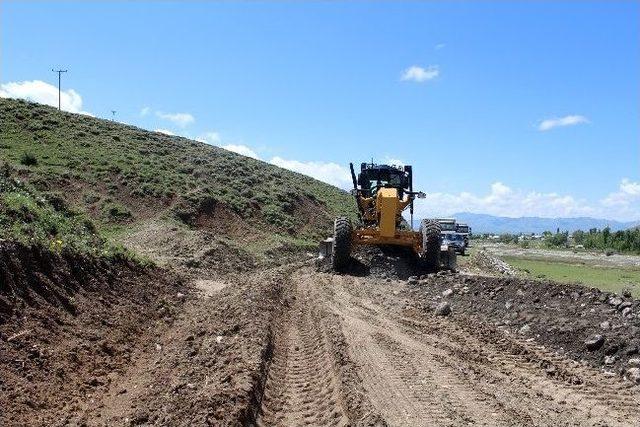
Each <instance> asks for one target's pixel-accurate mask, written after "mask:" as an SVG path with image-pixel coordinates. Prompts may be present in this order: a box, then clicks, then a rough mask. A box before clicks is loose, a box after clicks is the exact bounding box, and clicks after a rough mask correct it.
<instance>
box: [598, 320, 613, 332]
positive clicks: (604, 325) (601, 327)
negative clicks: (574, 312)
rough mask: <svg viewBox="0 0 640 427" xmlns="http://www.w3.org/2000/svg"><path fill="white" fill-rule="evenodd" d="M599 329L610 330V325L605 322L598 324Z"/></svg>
mask: <svg viewBox="0 0 640 427" xmlns="http://www.w3.org/2000/svg"><path fill="white" fill-rule="evenodd" d="M600 329H604V330H607V329H611V323H609V322H608V321H606V320H605V321H604V322H602V323H600Z"/></svg>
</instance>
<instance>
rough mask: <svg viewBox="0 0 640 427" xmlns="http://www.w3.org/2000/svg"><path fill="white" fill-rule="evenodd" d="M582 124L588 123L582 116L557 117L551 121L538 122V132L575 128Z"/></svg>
mask: <svg viewBox="0 0 640 427" xmlns="http://www.w3.org/2000/svg"><path fill="white" fill-rule="evenodd" d="M582 123H589V120H588V119H587V118H586V117H584V116H579V115H570V116H564V117H557V118H553V119H546V120H543V121H541V122H540V124H539V125H538V130H540V131H546V130H550V129H553V128H557V127H562V126H575V125H579V124H582Z"/></svg>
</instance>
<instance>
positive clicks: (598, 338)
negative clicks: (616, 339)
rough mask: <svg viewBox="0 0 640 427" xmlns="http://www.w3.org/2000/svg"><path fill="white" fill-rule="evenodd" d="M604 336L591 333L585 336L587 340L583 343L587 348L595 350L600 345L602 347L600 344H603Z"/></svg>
mask: <svg viewBox="0 0 640 427" xmlns="http://www.w3.org/2000/svg"><path fill="white" fill-rule="evenodd" d="M604 340H605V339H604V337H603V336H602V335H592V336H591V337H589V338H587V340H586V341H585V342H584V345H586V346H587V350H591V351H594V350H597V349H599V348H600V347H602V344H604Z"/></svg>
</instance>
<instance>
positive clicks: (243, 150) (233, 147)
mask: <svg viewBox="0 0 640 427" xmlns="http://www.w3.org/2000/svg"><path fill="white" fill-rule="evenodd" d="M221 148H224V149H225V150H229V151H233V152H234V153H238V154H242V155H243V156H247V157H253V158H254V159H258V160H260V157H259V156H258V155H257V154H256V152H255V151H253V150H252V149H251V148H249V147H247V146H246V145H241V144H227V145H222V146H221Z"/></svg>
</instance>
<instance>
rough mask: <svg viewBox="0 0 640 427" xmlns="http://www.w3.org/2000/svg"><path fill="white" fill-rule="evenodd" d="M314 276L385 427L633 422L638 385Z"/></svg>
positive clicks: (356, 283)
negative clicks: (340, 321) (338, 321)
mask: <svg viewBox="0 0 640 427" xmlns="http://www.w3.org/2000/svg"><path fill="white" fill-rule="evenodd" d="M316 277H317V279H318V282H320V284H319V285H318V288H320V289H322V290H323V292H324V295H323V297H322V298H323V299H325V300H327V304H329V305H330V306H331V309H332V310H333V311H334V312H336V313H338V314H339V315H340V316H341V317H342V319H343V324H342V327H343V330H344V331H345V335H346V337H347V341H348V343H349V347H350V353H351V355H352V356H353V358H354V360H356V361H357V362H358V363H359V364H360V366H361V372H362V377H363V384H364V387H365V389H366V391H367V394H368V397H369V398H370V400H371V402H372V403H373V405H374V407H376V408H377V409H378V410H379V411H380V412H381V414H382V415H383V416H384V418H385V419H386V420H387V421H388V422H389V423H390V424H391V425H403V426H404V425H406V426H412V425H415V426H420V425H469V424H473V425H491V426H493V425H527V426H528V425H540V426H547V425H554V426H555V425H577V426H583V425H584V426H587V425H611V426H613V425H640V424H638V423H639V422H640V420H638V414H637V408H638V407H640V406H639V405H640V401H639V399H638V394H637V390H636V391H631V390H628V389H627V388H626V386H624V385H622V384H621V383H620V382H619V381H616V380H615V379H608V378H605V377H604V376H602V375H600V374H599V373H598V372H597V371H595V370H593V369H591V368H588V367H584V366H581V365H580V364H578V363H577V362H574V361H571V360H568V359H566V358H563V357H561V356H558V355H555V354H553V353H552V352H550V351H548V350H545V349H541V348H539V347H538V346H536V345H535V344H534V343H524V342H520V341H519V340H517V339H514V338H512V337H509V336H506V335H504V334H503V333H502V332H501V331H498V330H496V329H495V328H493V327H490V326H487V325H483V324H482V323H479V322H477V321H474V320H473V319H470V318H468V317H465V316H459V317H456V318H451V319H438V318H433V317H431V316H430V315H428V316H427V315H425V314H424V313H413V315H412V314H411V311H412V310H411V308H410V307H408V306H407V304H406V300H402V298H401V296H398V297H395V298H394V297H393V296H390V295H393V294H396V293H400V292H396V291H394V292H393V293H391V291H392V289H391V288H389V287H387V286H384V285H383V283H381V282H378V283H375V282H374V281H372V280H371V279H364V278H355V277H348V276H335V275H334V276H332V275H317V276H316ZM382 286H384V290H382V291H381V288H382ZM396 289H397V288H396ZM329 290H330V291H329ZM387 291H388V293H387ZM381 292H382V295H381ZM394 299H395V301H394ZM409 305H410V304H409ZM414 311H415V310H414Z"/></svg>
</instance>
